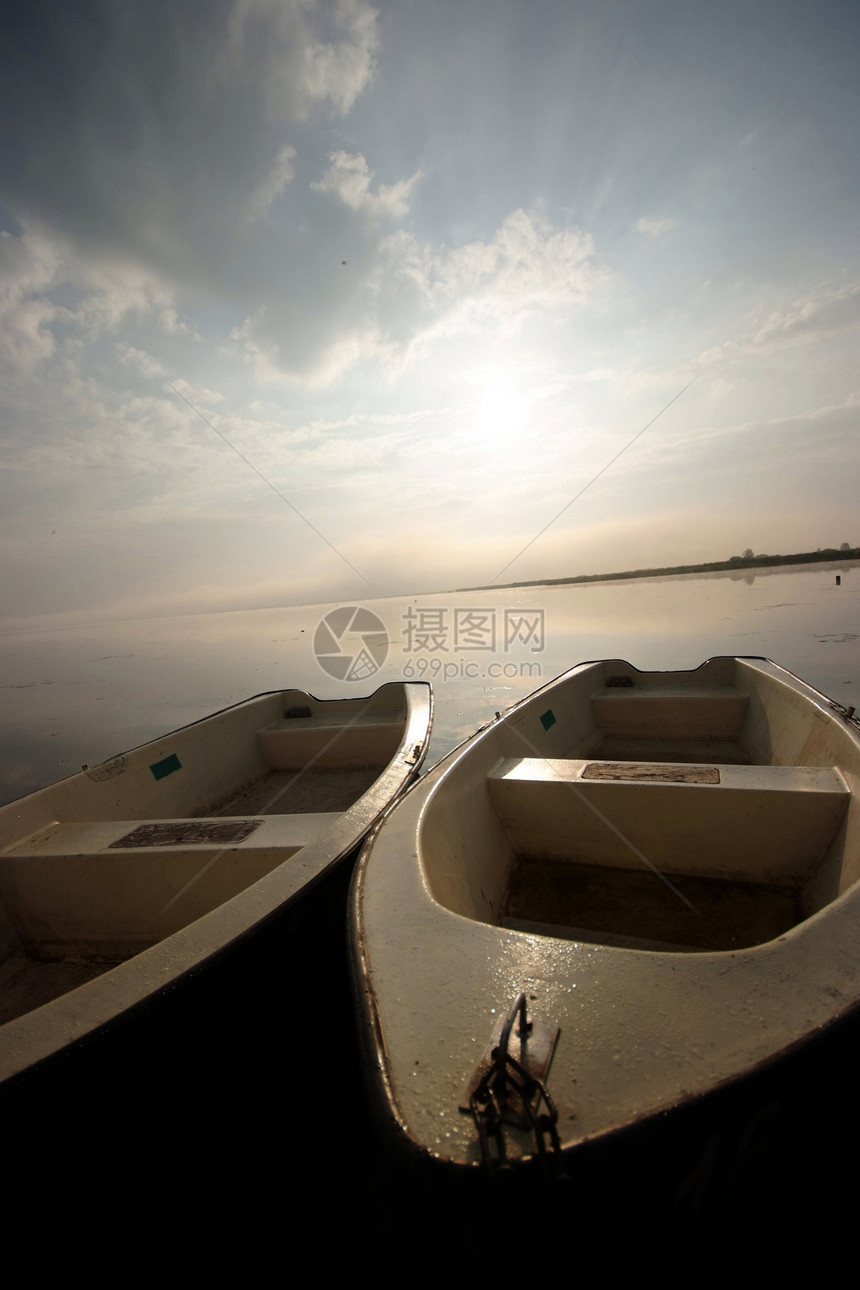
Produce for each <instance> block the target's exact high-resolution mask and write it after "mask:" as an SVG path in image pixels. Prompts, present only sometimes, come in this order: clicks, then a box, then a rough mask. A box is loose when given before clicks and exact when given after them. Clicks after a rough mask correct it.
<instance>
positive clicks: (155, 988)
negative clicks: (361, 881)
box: [0, 683, 431, 1134]
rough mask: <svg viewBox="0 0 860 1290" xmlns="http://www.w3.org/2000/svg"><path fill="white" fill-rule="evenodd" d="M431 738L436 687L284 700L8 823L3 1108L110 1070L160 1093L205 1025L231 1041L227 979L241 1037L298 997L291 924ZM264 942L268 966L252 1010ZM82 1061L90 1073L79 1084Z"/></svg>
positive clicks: (2, 869)
mask: <svg viewBox="0 0 860 1290" xmlns="http://www.w3.org/2000/svg"><path fill="white" fill-rule="evenodd" d="M430 722H431V699H430V687H429V686H427V685H425V684H417V683H416V684H399V683H397V684H388V685H384V686H382V687H381V688H380V689H379V690H377V691H376V693H375V694H373V695H372V696H371V697H370V698H367V699H340V700H328V701H320V700H318V699H315V698H313V697H312V696H310V695H308V694H306V693H304V692H303V691H299V690H287V691H284V692H280V691H279V692H277V693H271V694H264V695H260V696H258V697H257V698H253V699H249V700H248V701H247V702H245V703H240V704H238V705H236V706H234V707H231V708H227V709H226V710H224V711H223V712H219V713H217V714H216V715H214V716H212V717H208V718H207V719H206V720H203V721H199V722H197V723H195V724H193V725H190V726H186V727H185V728H183V729H181V730H178V731H176V732H174V733H173V734H170V735H167V736H165V737H164V738H162V739H157V740H155V741H154V742H153V743H149V744H146V745H144V746H143V747H141V748H137V749H135V750H134V751H133V752H130V753H127V754H125V755H124V756H120V757H115V758H113V759H112V760H111V761H108V762H105V763H104V764H102V765H100V766H95V767H92V768H89V769H85V770H84V771H83V772H82V773H81V774H78V775H74V776H73V777H72V778H70V779H67V780H64V781H62V782H61V783H58V784H54V785H52V786H51V787H49V788H45V789H43V790H41V791H40V792H37V793H33V794H32V795H30V796H29V797H25V798H23V799H21V800H20V801H17V802H13V803H11V804H9V805H8V806H5V807H3V808H2V810H0V930H2V933H3V936H2V943H3V946H4V950H3V962H2V965H0V972H2V976H0V982H2V990H0V1009H2V1011H0V1022H2V1024H0V1095H8V1096H9V1097H13V1098H14V1097H15V1096H16V1095H21V1096H23V1095H22V1093H21V1090H22V1089H23V1090H24V1091H25V1092H26V1089H27V1088H29V1087H31V1086H32V1087H38V1089H39V1098H38V1099H35V1100H36V1101H39V1099H41V1101H39V1114H40V1115H42V1114H44V1112H45V1109H46V1107H45V1102H44V1098H45V1097H46V1096H48V1094H46V1090H48V1092H49V1094H50V1096H49V1098H48V1100H51V1099H55V1098H56V1096H57V1095H58V1088H59V1086H60V1085H62V1089H61V1090H60V1092H62V1090H64V1089H66V1088H67V1086H69V1087H70V1086H71V1084H70V1072H73V1071H75V1070H77V1069H78V1067H80V1071H79V1078H78V1087H77V1094H80V1093H81V1090H82V1089H84V1088H87V1089H89V1088H90V1087H92V1084H93V1072H94V1070H95V1069H96V1068H97V1067H98V1064H99V1063H101V1065H102V1066H103V1067H104V1069H105V1070H108V1069H109V1070H110V1071H111V1079H114V1080H115V1081H120V1080H121V1081H125V1080H127V1079H128V1077H129V1071H130V1070H131V1069H132V1068H134V1070H135V1071H136V1073H137V1075H139V1076H140V1078H141V1080H142V1079H143V1078H144V1076H143V1075H142V1074H140V1072H141V1070H142V1069H143V1068H144V1067H146V1068H147V1070H146V1078H147V1079H150V1080H151V1079H152V1078H154V1072H157V1071H158V1070H159V1068H160V1064H161V1062H162V1060H164V1061H165V1062H167V1061H168V1058H169V1057H170V1056H171V1055H172V1056H173V1057H175V1058H176V1062H177V1063H178V1062H179V1058H178V1057H177V1056H176V1054H177V1053H178V1052H179V1051H180V1050H181V1049H182V1048H183V1045H185V1046H186V1047H189V1046H191V1042H192V1041H191V1040H190V1039H189V1038H188V1036H189V1035H190V1034H191V1033H192V1032H193V1030H194V1026H195V1025H199V1026H200V1027H204V1028H205V1025H208V1026H209V1029H210V1030H212V1031H213V1032H216V1031H217V1033H218V1034H219V1035H220V1034H221V1033H222V1032H223V1031H225V1030H226V1029H228V1027H229V1016H228V1014H229V1008H228V995H229V992H230V991H231V990H233V989H234V985H233V983H232V977H231V969H230V963H231V962H233V961H235V962H236V963H240V962H241V963H242V964H243V972H244V974H245V975H244V977H243V981H242V987H243V988H244V987H245V986H247V987H248V988H249V989H250V990H251V993H250V996H249V995H244V996H243V997H242V998H241V999H239V998H238V996H237V1000H236V1002H235V1013H236V1015H237V1016H240V1015H241V1016H242V1017H243V1018H244V1019H245V1021H244V1022H243V1024H245V1023H246V1022H247V1018H248V1016H249V1014H250V1013H251V1012H252V1011H253V1009H254V1008H255V1007H256V1006H257V997H258V996H259V997H261V996H262V989H263V986H264V984H267V985H268V986H269V988H271V987H272V983H273V982H274V985H275V986H276V987H277V989H280V990H282V991H287V990H289V989H293V988H295V986H296V984H297V981H295V980H293V981H292V982H291V981H290V979H289V972H287V971H286V970H285V969H284V967H283V964H284V963H285V962H286V961H288V956H289V952H290V946H291V939H290V936H291V933H290V925H289V924H287V923H285V922H284V917H285V915H286V914H287V913H288V912H289V911H291V910H295V909H296V908H297V907H299V908H300V910H302V911H303V910H304V909H305V906H306V902H308V901H309V900H310V898H311V894H312V893H313V892H315V891H316V890H318V889H320V888H321V886H322V885H323V884H324V882H325V881H326V880H327V878H328V875H330V874H331V873H333V872H334V871H335V870H336V869H337V868H338V866H340V863H341V862H342V861H344V860H345V859H346V857H348V856H350V855H353V854H354V853H355V851H356V848H357V846H358V844H359V842H360V841H361V839H362V838H363V836H364V835H365V834H366V833H367V831H368V829H369V828H370V827H371V825H372V824H373V823H374V821H375V820H376V819H377V818H378V817H379V816H380V815H381V813H382V812H383V811H384V810H385V809H386V808H387V807H388V806H389V805H390V804H391V802H392V801H393V800H394V799H395V798H396V797H397V795H398V794H399V793H400V792H401V791H402V790H403V788H404V787H405V786H406V785H407V784H408V783H409V781H410V780H411V779H412V778H413V777H414V776H415V775H416V774H417V773H418V769H419V767H420V764H421V761H422V759H423V757H424V753H425V750H426V744H427V740H428V737H429V730H430ZM255 937H257V938H259V939H260V943H261V944H263V943H268V950H267V951H266V952H267V953H268V954H269V960H268V961H267V967H266V971H265V983H264V982H263V981H262V980H261V981H260V982H259V983H258V984H259V986H260V990H258V991H257V994H255V993H254V992H253V989H252V988H251V981H252V975H251V972H250V969H249V962H250V958H249V951H248V946H249V944H250V945H252V946H253V944H254V943H255ZM317 939H319V938H317ZM231 955H232V958H231ZM215 963H220V965H221V966H220V968H219V972H220V976H219V975H218V973H217V972H216V973H214V976H215V978H217V979H218V980H219V981H220V985H219V987H218V990H219V991H220V997H219V998H218V1000H217V1004H216V1005H215V1006H214V1007H213V1009H212V1017H211V1018H210V1019H209V1021H207V1022H205V1023H204V1014H206V1013H207V1012H208V1011H209V1010H210V1009H209V1002H208V992H207V989H206V986H205V983H206V981H207V979H208V975H207V974H210V973H213V971H214V969H213V965H214V964H215ZM225 965H226V967H225ZM273 965H274V967H273ZM273 971H274V973H275V974H276V976H273ZM259 974H260V976H261V978H262V977H263V971H262V969H260V973H259ZM278 974H279V975H278ZM233 976H235V972H234V973H233ZM201 982H202V988H201ZM235 988H236V989H237V990H238V989H239V987H238V986H236V987H235ZM192 999H193V1001H194V1002H193V1004H192V1003H190V1002H189V1001H190V1000H192ZM182 1000H185V1003H184V1004H183V1003H182V1002H181V1001H182ZM261 1006H262V1002H261ZM279 1006H281V1007H283V1001H282V1002H281V1004H280V1005H279ZM189 1013H191V1014H193V1016H191V1017H190V1016H189ZM170 1018H172V1020H170ZM171 1027H172V1030H171ZM138 1031H139V1032H140V1033H141V1034H143V1035H145V1036H146V1039H145V1041H143V1042H144V1044H145V1048H146V1055H145V1057H144V1056H142V1055H141V1052H140V1050H139V1049H140V1046H139V1045H137V1043H136V1035H137V1033H138ZM118 1034H121V1035H122V1037H123V1038H122V1043H121V1044H120V1042H119V1041H118V1040H117V1041H116V1042H114V1041H113V1040H112V1039H111V1036H112V1035H118ZM200 1042H203V1041H202V1040H201V1038H200V1036H198V1037H197V1039H196V1040H195V1041H194V1044H195V1045H197V1046H199V1044H200ZM123 1045H124V1046H125V1047H124V1051H125V1054H126V1055H125V1057H122V1058H116V1059H115V1053H116V1052H117V1051H119V1048H120V1047H122V1046H123ZM195 1051H196V1049H195ZM82 1053H83V1054H87V1053H89V1054H94V1055H95V1056H94V1057H93V1059H92V1060H91V1061H81V1060H78V1061H77V1064H76V1062H75V1061H73V1060H72V1055H73V1054H76V1055H77V1057H78V1058H80V1055H81V1054H82ZM96 1058H97V1060H96ZM46 1069H47V1070H48V1072H49V1076H48V1078H44V1077H43V1076H44V1071H45V1070H46ZM99 1069H100V1068H99ZM58 1070H60V1071H61V1073H62V1079H57V1078H53V1077H52V1076H51V1072H53V1073H54V1074H56V1072H57V1071H58ZM73 1082H74V1081H71V1083H73ZM77 1094H76V1096H77ZM69 1096H70V1097H71V1094H70V1095H69ZM34 1097H35V1095H34ZM24 1101H25V1102H26V1098H24ZM61 1101H62V1098H61ZM22 1104H23V1103H22ZM70 1104H71V1105H74V1098H72V1099H71V1103H70ZM0 1105H7V1106H8V1105H11V1103H9V1102H5V1103H2V1102H0ZM15 1105H16V1106H17V1103H15ZM94 1109H95V1108H94V1106H93V1105H92V1104H91V1105H90V1107H89V1111H90V1112H93V1111H94ZM60 1115H61V1112H59V1111H58V1118H59V1116H60ZM4 1134H5V1128H4Z"/></svg>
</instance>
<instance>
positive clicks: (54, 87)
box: [0, 0, 376, 275]
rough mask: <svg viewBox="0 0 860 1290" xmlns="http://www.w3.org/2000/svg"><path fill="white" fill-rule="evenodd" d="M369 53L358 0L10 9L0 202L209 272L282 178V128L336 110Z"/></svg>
mask: <svg viewBox="0 0 860 1290" xmlns="http://www.w3.org/2000/svg"><path fill="white" fill-rule="evenodd" d="M375 48H376V30H375V15H374V13H373V11H372V10H371V9H370V8H369V7H368V6H367V4H366V3H365V2H364V0H338V2H337V3H335V2H333V0H325V2H323V3H319V4H309V3H304V2H299V0H209V2H208V3H206V4H199V3H191V4H184V3H176V0H122V2H119V0H78V2H77V3H75V4H74V5H60V4H56V3H53V2H52V0H29V2H28V3H25V4H18V5H15V6H13V9H12V12H11V14H10V12H9V11H8V9H7V11H6V14H5V17H4V33H3V38H2V46H0V79H2V83H3V86H4V89H3V99H4V105H3V110H2V112H0V174H2V176H3V180H2V184H3V192H2V198H3V200H4V202H5V203H6V205H7V206H8V208H9V210H10V211H11V212H12V214H13V215H14V216H17V217H18V218H24V219H26V218H27V217H37V218H38V219H39V220H40V221H42V222H45V223H48V224H49V225H51V226H53V227H55V228H56V229H58V230H60V231H62V232H64V233H66V234H70V235H72V236H74V237H75V238H76V239H77V240H79V241H81V242H84V243H90V244H97V245H99V246H105V245H107V246H110V247H113V248H114V249H119V250H122V251H123V252H125V253H128V254H131V255H134V256H137V257H139V258H140V259H142V260H143V261H145V262H147V263H150V264H152V265H153V266H154V267H157V268H161V269H166V270H169V271H171V272H177V273H180V274H183V275H189V274H193V273H195V271H196V272H197V273H202V272H207V271H208V272H216V270H215V269H214V267H213V263H212V262H213V261H215V260H218V259H219V258H220V257H222V256H223V255H224V253H225V250H226V249H228V248H229V246H230V244H231V243H232V242H233V241H234V240H236V239H237V238H241V232H242V230H243V228H244V227H245V225H247V224H248V223H249V222H251V221H252V220H253V216H254V215H255V213H258V212H259V207H260V191H261V184H262V185H263V186H264V187H265V184H266V181H267V176H269V175H270V174H272V173H273V172H274V175H275V179H274V188H275V190H276V189H277V184H278V182H279V173H280V178H282V179H284V178H285V179H286V182H288V178H289V173H288V169H285V167H284V164H283V162H284V149H285V147H287V146H288V145H289V144H290V131H291V130H294V129H296V128H297V127H298V123H300V122H301V121H302V120H304V119H306V118H307V117H308V116H309V114H311V113H313V112H314V111H322V112H328V113H333V112H335V113H336V112H343V111H345V110H347V109H348V108H349V107H350V105H351V104H352V102H353V101H354V99H355V97H356V96H357V95H358V94H359V93H360V92H361V90H362V89H363V88H364V87H365V86H366V85H367V83H368V81H369V79H370V77H371V75H372V71H373V62H374V55H375ZM279 167H280V172H279V169H278V168H279Z"/></svg>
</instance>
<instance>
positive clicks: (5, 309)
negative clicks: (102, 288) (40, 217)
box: [0, 232, 62, 377]
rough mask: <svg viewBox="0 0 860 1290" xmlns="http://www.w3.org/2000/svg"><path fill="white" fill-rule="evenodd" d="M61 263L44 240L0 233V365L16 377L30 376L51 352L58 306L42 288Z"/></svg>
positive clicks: (49, 284)
mask: <svg viewBox="0 0 860 1290" xmlns="http://www.w3.org/2000/svg"><path fill="white" fill-rule="evenodd" d="M61 264H62V257H61V255H60V254H59V251H58V249H57V248H56V247H55V246H54V245H52V244H51V242H50V241H49V240H48V239H46V238H42V237H38V236H36V237H29V238H26V237H22V236H14V235H13V234H11V233H7V232H2V233H0V364H2V367H3V368H4V370H5V371H7V372H9V373H14V374H15V375H16V376H18V377H27V376H29V375H30V374H31V373H32V372H33V370H34V368H35V367H36V366H37V365H38V364H39V363H40V362H42V361H43V360H44V359H46V358H48V357H49V356H50V355H51V354H53V352H54V348H55V344H56V342H55V337H54V332H53V327H52V324H53V323H54V322H55V321H56V320H57V319H58V318H59V317H60V316H61V314H62V310H61V309H60V308H59V307H58V306H57V305H55V304H54V303H52V302H51V301H50V300H49V299H47V296H46V294H45V293H46V292H47V291H48V290H50V288H51V287H52V286H53V285H54V283H55V282H56V279H57V277H58V275H59V272H60V267H61Z"/></svg>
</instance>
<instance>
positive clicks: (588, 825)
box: [488, 758, 850, 886]
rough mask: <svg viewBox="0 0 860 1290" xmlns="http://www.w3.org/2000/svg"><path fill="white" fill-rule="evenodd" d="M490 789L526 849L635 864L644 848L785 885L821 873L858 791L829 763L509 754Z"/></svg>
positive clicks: (672, 864) (713, 870)
mask: <svg viewBox="0 0 860 1290" xmlns="http://www.w3.org/2000/svg"><path fill="white" fill-rule="evenodd" d="M488 789H489V793H490V797H491V800H492V802H493V804H494V806H495V809H496V812H497V814H498V816H499V818H500V820H501V821H502V823H503V825H504V826H505V829H506V831H507V833H508V835H509V837H510V838H511V840H512V842H513V844H514V847H515V849H516V851H517V854H518V855H520V856H522V857H524V858H525V857H532V858H535V859H547V860H570V861H572V862H577V863H582V864H596V865H606V866H610V867H614V868H638V867H640V866H641V865H642V859H641V856H640V855H639V854H637V852H641V855H644V856H645V857H646V858H647V860H648V861H649V862H650V863H651V864H652V865H654V866H655V867H656V868H657V869H659V870H661V871H665V872H668V873H684V874H691V875H695V874H699V875H702V876H709V877H719V878H726V879H732V880H734V881H751V882H756V883H763V882H769V883H780V884H785V885H788V886H796V885H797V884H799V883H801V882H802V881H804V880H805V879H806V878H808V877H809V876H810V875H811V873H812V872H813V871H814V869H815V867H816V866H817V864H818V862H819V860H820V859H821V858H822V856H823V855H824V853H825V851H826V850H827V848H828V847H829V845H830V843H831V841H832V840H833V837H834V835H835V832H836V830H837V828H838V827H839V825H840V823H841V821H842V819H843V816H844V815H845V811H846V809H847V805H848V801H849V798H850V794H849V792H848V789H847V787H846V785H845V783H844V781H843V779H842V777H841V776H840V774H839V773H838V771H836V770H834V769H832V768H829V767H814V766H748V765H746V766H745V765H699V766H696V765H690V764H684V765H678V766H672V765H667V764H666V763H663V762H657V763H651V764H648V763H640V764H638V765H637V764H635V763H628V762H617V763H614V762H605V761H596V760H594V759H590V760H551V759H547V760H543V759H541V758H507V759H505V760H503V761H501V762H500V763H499V765H498V766H496V768H495V769H494V770H493V772H492V773H491V774H490V775H489V777H488ZM630 844H632V845H630ZM634 848H635V849H634Z"/></svg>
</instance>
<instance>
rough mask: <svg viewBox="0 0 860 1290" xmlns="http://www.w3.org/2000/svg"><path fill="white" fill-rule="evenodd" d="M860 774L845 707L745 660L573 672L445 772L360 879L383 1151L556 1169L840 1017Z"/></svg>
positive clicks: (856, 973) (353, 906)
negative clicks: (669, 669) (672, 668)
mask: <svg viewBox="0 0 860 1290" xmlns="http://www.w3.org/2000/svg"><path fill="white" fill-rule="evenodd" d="M858 783H860V730H858V726H857V724H856V721H855V720H854V719H853V716H852V714H851V713H850V712H846V711H845V710H843V709H841V708H839V706H838V705H835V704H832V703H830V702H829V701H828V700H827V699H826V698H825V697H824V696H822V695H820V694H818V693H817V692H815V691H813V690H812V689H810V688H809V687H808V686H806V685H805V684H804V683H803V682H801V681H799V680H798V679H797V678H796V677H794V676H792V675H791V674H789V673H787V672H785V671H784V670H782V669H781V668H779V667H777V666H776V665H775V664H773V663H771V662H768V661H766V660H762V659H741V658H738V659H735V658H715V659H711V660H709V661H708V662H706V663H704V664H703V665H702V666H701V667H699V668H698V669H696V670H695V671H691V672H674V673H654V672H650V673H643V672H638V671H637V670H636V669H635V668H634V667H632V666H630V665H629V664H628V663H625V662H621V661H617V660H610V661H601V662H591V663H584V664H582V665H580V666H578V667H575V668H574V669H573V670H571V671H570V672H568V673H566V674H564V675H563V676H561V677H560V678H558V679H557V680H556V681H554V682H552V683H551V684H549V685H547V686H545V687H543V688H542V689H541V690H539V691H537V692H536V693H535V694H534V695H532V696H531V697H530V698H528V699H526V700H525V701H523V702H522V703H520V704H518V705H517V706H515V707H514V708H512V709H511V710H510V711H509V712H508V713H507V714H506V715H504V716H502V717H501V718H499V719H497V720H496V721H495V722H493V723H492V724H490V725H489V726H488V727H486V728H484V729H482V730H480V731H479V732H478V733H477V734H476V735H474V736H473V737H472V738H471V739H470V740H469V741H467V742H466V743H465V744H463V745H462V746H461V747H460V748H459V749H457V750H455V751H454V752H453V753H451V754H450V755H449V756H448V757H446V758H445V759H444V760H443V761H442V762H441V763H440V764H439V765H438V766H436V767H435V768H434V769H432V770H431V771H430V772H429V773H428V774H427V775H425V776H424V777H423V778H422V779H421V780H420V781H419V782H418V784H416V785H415V786H414V787H413V788H412V789H411V790H410V792H409V793H407V794H406V795H405V797H404V798H403V799H402V800H401V802H400V803H399V804H398V805H397V806H396V807H395V808H394V809H393V811H392V812H390V813H389V814H388V815H387V816H386V817H385V819H384V820H383V821H382V822H381V825H380V826H378V828H377V829H376V831H375V832H374V833H373V834H371V836H370V838H369V840H368V842H367V843H366V844H365V847H364V850H363V853H362V857H361V859H360V862H359V865H358V866H357V868H356V871H355V874H354V878H353V887H352V892H351V902H350V931H351V942H352V958H353V970H354V977H355V988H356V994H357V998H358V1002H359V1010H360V1015H361V1020H362V1036H363V1046H364V1050H365V1060H366V1064H367V1068H368V1078H369V1080H370V1083H371V1088H372V1093H373V1097H374V1101H375V1103H376V1107H377V1112H378V1115H379V1116H380V1117H381V1124H382V1127H383V1131H384V1134H385V1137H386V1138H387V1140H388V1144H389V1146H390V1147H391V1148H392V1149H393V1158H394V1159H396V1160H399V1161H400V1162H401V1163H409V1164H410V1165H411V1166H413V1167H414V1168H413V1172H417V1173H421V1172H422V1171H423V1174H424V1176H428V1177H429V1176H432V1175H435V1176H436V1177H437V1178H443V1179H444V1178H448V1179H449V1180H450V1179H452V1178H453V1177H460V1178H465V1177H472V1178H475V1177H481V1178H482V1177H485V1176H486V1175H487V1173H488V1172H489V1173H490V1174H492V1173H493V1172H494V1170H495V1171H497V1170H498V1167H499V1165H500V1164H502V1163H504V1164H506V1165H508V1166H509V1167H510V1168H509V1170H507V1171H506V1172H509V1173H511V1174H513V1175H514V1176H521V1177H523V1178H527V1177H529V1176H530V1175H531V1174H532V1173H535V1172H536V1169H535V1166H536V1164H542V1165H543V1166H544V1168H545V1169H546V1168H549V1169H550V1171H551V1172H552V1171H555V1172H556V1173H558V1174H559V1175H561V1174H564V1173H565V1172H566V1171H568V1170H570V1169H571V1167H573V1168H575V1167H576V1164H577V1162H578V1161H580V1160H584V1159H586V1158H588V1159H592V1160H593V1159H594V1156H595V1150H603V1149H604V1148H609V1147H610V1145H611V1149H612V1150H613V1151H616V1148H617V1147H618V1146H619V1144H620V1143H622V1142H624V1141H632V1140H634V1139H635V1140H638V1139H640V1138H641V1136H642V1130H643V1129H644V1128H646V1127H648V1126H652V1127H653V1126H658V1127H659V1126H664V1125H665V1124H666V1122H667V1118H666V1117H667V1115H669V1113H671V1114H672V1115H673V1116H676V1117H677V1116H678V1113H679V1111H680V1112H684V1113H692V1112H691V1108H692V1109H693V1111H695V1108H698V1107H701V1106H702V1105H707V1104H711V1105H713V1101H712V1100H711V1099H713V1098H715V1097H716V1095H717V1093H718V1091H720V1093H721V1095H722V1094H724V1093H725V1091H726V1090H727V1089H728V1090H737V1089H739V1088H741V1086H742V1085H744V1082H745V1080H748V1079H749V1077H751V1076H753V1075H754V1073H755V1072H758V1071H762V1070H765V1069H773V1068H774V1067H775V1066H776V1067H780V1066H781V1065H782V1066H783V1067H784V1063H782V1064H781V1063H780V1059H781V1058H784V1057H786V1055H787V1054H789V1053H792V1054H797V1053H798V1052H799V1051H803V1050H804V1049H806V1050H808V1048H809V1045H808V1044H807V1043H806V1041H808V1040H810V1039H812V1038H813V1037H815V1036H817V1035H819V1034H820V1033H823V1032H826V1031H827V1030H828V1028H830V1029H831V1030H832V1029H833V1024H834V1023H836V1022H837V1021H839V1020H840V1019H843V1020H844V1019H845V1018H850V1016H851V1014H852V1012H853V1010H854V1009H855V1008H856V1005H857V1002H858V999H860V956H858V954H857V944H858V934H860V886H858V883H857V879H858V876H860V835H858V829H860V816H858V805H857V791H858ZM392 910H396V911H397V917H396V918H392V917H391V911H392ZM523 1012H524V1013H525V1024H523ZM681 1120H683V1115H681V1116H680V1119H679V1120H676V1122H680V1121H681ZM660 1132H663V1129H662V1128H660ZM601 1143H602V1144H604V1147H601V1146H600V1144H601ZM659 1155H660V1153H659V1151H658V1152H657V1153H656V1154H654V1153H653V1150H652V1155H651V1157H650V1160H651V1164H652V1165H653V1163H654V1162H655V1161H656V1160H658V1159H659ZM613 1159H614V1160H615V1163H616V1164H617V1165H618V1166H619V1169H618V1170H616V1172H615V1174H614V1178H615V1181H616V1182H617V1181H618V1180H619V1179H620V1178H621V1177H622V1176H623V1163H624V1156H623V1154H618V1153H617V1152H616V1154H615V1155H614V1157H613Z"/></svg>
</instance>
